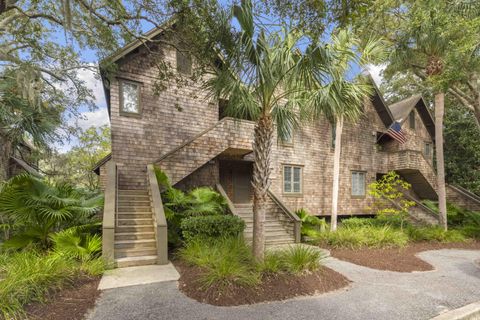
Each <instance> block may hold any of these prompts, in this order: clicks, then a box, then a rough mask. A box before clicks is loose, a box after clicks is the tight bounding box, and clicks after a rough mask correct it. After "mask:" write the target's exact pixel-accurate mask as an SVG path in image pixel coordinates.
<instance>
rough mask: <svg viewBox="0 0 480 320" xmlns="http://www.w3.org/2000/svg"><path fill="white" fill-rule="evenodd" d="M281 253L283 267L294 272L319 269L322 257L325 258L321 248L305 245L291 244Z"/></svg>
mask: <svg viewBox="0 0 480 320" xmlns="http://www.w3.org/2000/svg"><path fill="white" fill-rule="evenodd" d="M279 254H280V261H281V263H280V265H281V266H282V267H283V268H282V269H284V270H285V271H287V272H289V273H293V274H300V273H303V272H305V271H316V270H318V269H319V268H320V266H321V263H320V259H322V258H323V256H322V253H321V252H320V250H318V249H317V248H314V247H310V246H305V245H294V246H290V247H289V248H288V249H286V250H283V251H280V252H279Z"/></svg>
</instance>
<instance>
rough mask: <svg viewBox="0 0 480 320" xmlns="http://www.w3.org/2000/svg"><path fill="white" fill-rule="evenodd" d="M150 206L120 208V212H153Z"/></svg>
mask: <svg viewBox="0 0 480 320" xmlns="http://www.w3.org/2000/svg"><path fill="white" fill-rule="evenodd" d="M151 210H152V208H151V207H150V206H133V205H130V206H118V212H151Z"/></svg>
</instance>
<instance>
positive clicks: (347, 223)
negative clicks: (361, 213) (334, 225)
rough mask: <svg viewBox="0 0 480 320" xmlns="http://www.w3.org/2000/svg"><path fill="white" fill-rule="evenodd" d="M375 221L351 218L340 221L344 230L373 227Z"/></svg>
mask: <svg viewBox="0 0 480 320" xmlns="http://www.w3.org/2000/svg"><path fill="white" fill-rule="evenodd" d="M374 220H375V219H372V218H358V217H352V218H348V219H344V220H342V227H344V228H359V227H365V226H373V225H375V221H374Z"/></svg>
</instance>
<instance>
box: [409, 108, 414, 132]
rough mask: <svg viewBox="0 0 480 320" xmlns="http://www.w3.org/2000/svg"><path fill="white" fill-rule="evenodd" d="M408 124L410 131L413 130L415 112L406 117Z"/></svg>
mask: <svg viewBox="0 0 480 320" xmlns="http://www.w3.org/2000/svg"><path fill="white" fill-rule="evenodd" d="M408 123H409V125H410V129H415V111H413V110H412V112H410V114H409V115H408Z"/></svg>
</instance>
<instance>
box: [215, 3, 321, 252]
mask: <svg viewBox="0 0 480 320" xmlns="http://www.w3.org/2000/svg"><path fill="white" fill-rule="evenodd" d="M233 17H234V18H236V19H237V21H238V23H239V25H240V27H241V31H240V33H239V34H238V39H237V41H226V42H225V43H224V44H221V46H222V48H221V50H220V53H221V55H222V61H221V63H220V66H218V67H217V68H216V69H215V71H214V73H213V75H212V77H210V78H209V80H207V81H206V83H205V87H206V89H207V90H208V91H209V92H210V93H211V94H212V96H214V97H216V98H222V99H225V98H227V99H228V100H229V103H228V106H227V108H226V110H225V112H226V114H227V115H229V116H232V117H236V118H248V119H252V120H254V121H255V122H256V124H255V129H254V142H253V154H254V166H253V178H252V188H253V214H254V224H253V254H254V256H255V258H256V259H258V260H262V259H263V257H264V247H265V236H264V234H265V227H264V223H265V210H266V201H267V191H268V188H269V187H270V178H269V177H270V171H271V170H270V155H271V151H272V144H273V140H274V131H275V126H276V129H277V134H278V136H279V137H280V138H281V139H285V138H286V137H287V136H288V135H289V134H290V131H291V130H294V129H295V128H297V127H298V124H299V122H300V120H302V119H306V118H308V112H307V106H308V98H307V96H308V92H309V91H308V88H309V86H308V79H309V72H308V71H309V64H311V61H308V59H306V54H304V53H302V52H301V51H300V50H299V49H298V42H299V40H300V39H301V38H302V35H301V34H299V33H296V32H292V31H289V30H288V28H286V27H283V28H281V30H280V31H278V32H271V33H268V32H267V31H266V30H265V29H261V28H260V30H256V28H255V25H254V17H253V13H252V5H251V3H250V2H249V1H242V4H241V6H235V7H234V9H233ZM229 23H231V21H229ZM307 51H309V52H310V51H312V50H307Z"/></svg>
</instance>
